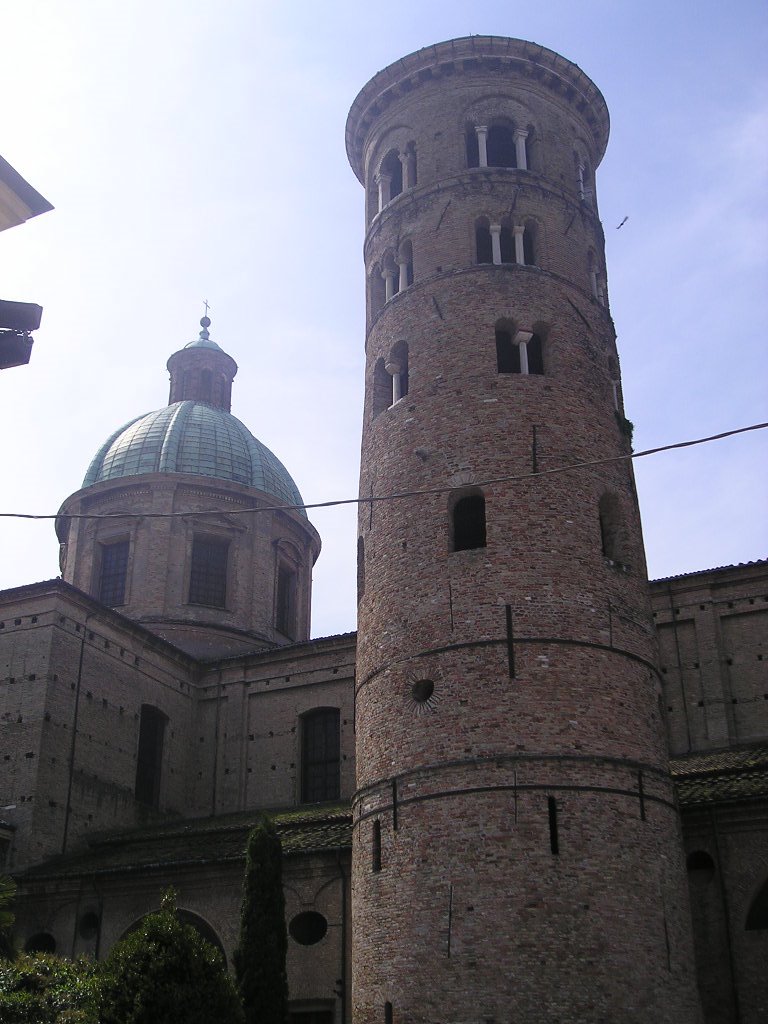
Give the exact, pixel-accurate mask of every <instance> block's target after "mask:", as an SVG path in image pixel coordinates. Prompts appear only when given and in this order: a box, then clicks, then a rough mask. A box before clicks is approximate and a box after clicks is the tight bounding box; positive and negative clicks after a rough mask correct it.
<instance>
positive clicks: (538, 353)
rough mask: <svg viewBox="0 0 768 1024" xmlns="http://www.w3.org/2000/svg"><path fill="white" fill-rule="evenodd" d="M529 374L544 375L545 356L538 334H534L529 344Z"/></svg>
mask: <svg viewBox="0 0 768 1024" xmlns="http://www.w3.org/2000/svg"><path fill="white" fill-rule="evenodd" d="M528 373H539V374H542V373H544V356H543V355H542V350H541V338H540V337H539V336H538V334H534V335H533V337H532V338H531V340H530V341H529V342H528Z"/></svg>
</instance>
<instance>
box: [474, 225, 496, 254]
mask: <svg viewBox="0 0 768 1024" xmlns="http://www.w3.org/2000/svg"><path fill="white" fill-rule="evenodd" d="M475 244H476V245H477V262H478V263H493V246H492V244H491V232H490V230H489V228H488V226H487V225H486V224H478V225H477V227H476V228H475Z"/></svg>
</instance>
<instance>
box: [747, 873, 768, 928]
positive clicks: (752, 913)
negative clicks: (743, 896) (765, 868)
mask: <svg viewBox="0 0 768 1024" xmlns="http://www.w3.org/2000/svg"><path fill="white" fill-rule="evenodd" d="M746 929H747V931H748V932H757V931H765V930H766V929H768V879H766V881H765V882H764V883H763V887H762V889H760V891H759V892H758V894H757V896H755V898H754V900H753V901H752V906H751V907H750V908H749V913H748V914H747V922H746Z"/></svg>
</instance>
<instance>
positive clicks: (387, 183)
mask: <svg viewBox="0 0 768 1024" xmlns="http://www.w3.org/2000/svg"><path fill="white" fill-rule="evenodd" d="M373 180H374V181H375V182H376V185H377V186H378V189H379V213H381V211H382V210H383V209H384V207H385V206H386V205H387V203H388V202H389V200H390V199H391V198H392V193H391V191H390V189H391V188H392V175H391V174H377V175H376V177H375V178H374V179H373Z"/></svg>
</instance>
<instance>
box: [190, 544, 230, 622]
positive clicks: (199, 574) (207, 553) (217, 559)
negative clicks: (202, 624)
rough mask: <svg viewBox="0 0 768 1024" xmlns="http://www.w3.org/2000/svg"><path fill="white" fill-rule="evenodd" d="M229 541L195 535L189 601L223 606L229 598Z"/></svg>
mask: <svg viewBox="0 0 768 1024" xmlns="http://www.w3.org/2000/svg"><path fill="white" fill-rule="evenodd" d="M228 553H229V541H226V540H216V539H215V538H213V537H195V538H194V539H193V541H192V568H191V570H190V574H189V603H190V604H205V605H208V606H209V607H210V608H223V607H224V606H225V604H226V600H227V558H228Z"/></svg>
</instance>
